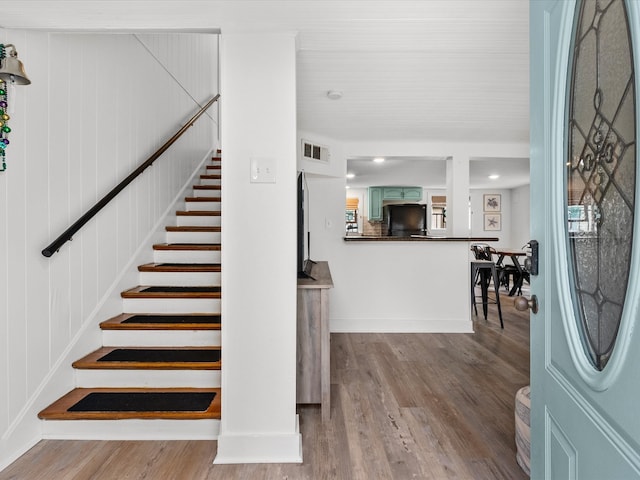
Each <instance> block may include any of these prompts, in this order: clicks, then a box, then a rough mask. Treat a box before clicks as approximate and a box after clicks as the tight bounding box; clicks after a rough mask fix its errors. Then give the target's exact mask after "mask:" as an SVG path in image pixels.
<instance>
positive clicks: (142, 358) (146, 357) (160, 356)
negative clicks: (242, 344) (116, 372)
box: [98, 348, 220, 363]
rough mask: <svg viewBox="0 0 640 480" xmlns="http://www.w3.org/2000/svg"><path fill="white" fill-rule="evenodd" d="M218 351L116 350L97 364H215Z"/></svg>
mask: <svg viewBox="0 0 640 480" xmlns="http://www.w3.org/2000/svg"><path fill="white" fill-rule="evenodd" d="M219 360H220V350H211V349H202V350H196V349H189V350H172V349H158V348H153V349H151V348H149V349H145V348H136V349H128V348H118V349H116V350H112V351H111V352H109V353H107V354H106V355H105V356H104V357H100V358H99V359H98V361H99V362H169V363H173V362H217V361H219Z"/></svg>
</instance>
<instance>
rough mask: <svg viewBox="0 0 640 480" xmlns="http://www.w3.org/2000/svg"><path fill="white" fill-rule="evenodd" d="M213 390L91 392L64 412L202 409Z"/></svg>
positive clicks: (206, 405)
mask: <svg viewBox="0 0 640 480" xmlns="http://www.w3.org/2000/svg"><path fill="white" fill-rule="evenodd" d="M215 396H216V392H161V393H160V392H104V393H100V392H94V393H90V394H88V395H87V396H86V397H84V398H83V399H82V400H80V401H79V402H78V403H76V404H75V405H72V406H71V407H69V408H68V409H67V411H68V412H205V411H207V409H208V408H209V405H211V402H212V401H213V399H214V398H215Z"/></svg>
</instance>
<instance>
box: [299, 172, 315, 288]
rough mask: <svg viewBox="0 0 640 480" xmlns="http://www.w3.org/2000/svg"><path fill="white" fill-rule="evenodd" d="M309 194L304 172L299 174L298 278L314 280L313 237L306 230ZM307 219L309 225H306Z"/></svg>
mask: <svg viewBox="0 0 640 480" xmlns="http://www.w3.org/2000/svg"><path fill="white" fill-rule="evenodd" d="M307 193H308V192H307V182H306V179H305V176H304V171H302V172H300V173H299V174H298V278H313V277H311V268H312V267H313V263H314V262H313V261H312V260H311V259H310V258H309V256H310V248H309V243H310V240H311V238H310V236H311V235H310V232H309V230H308V229H307V228H306V225H308V221H309V219H308V218H306V217H307V213H308V204H309V199H308V195H307ZM305 197H307V198H305ZM305 218H306V221H307V223H305Z"/></svg>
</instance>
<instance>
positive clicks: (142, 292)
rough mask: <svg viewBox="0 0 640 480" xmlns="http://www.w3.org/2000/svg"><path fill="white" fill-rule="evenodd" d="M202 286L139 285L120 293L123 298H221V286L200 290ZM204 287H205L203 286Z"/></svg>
mask: <svg viewBox="0 0 640 480" xmlns="http://www.w3.org/2000/svg"><path fill="white" fill-rule="evenodd" d="M200 288H201V287H174V286H149V285H138V286H137V287H133V288H130V289H128V290H125V291H124V292H122V293H121V294H120V296H121V297H122V298H220V297H221V290H222V289H221V287H218V286H208V287H206V288H207V289H209V291H199V289H200ZM203 288H204V287H203Z"/></svg>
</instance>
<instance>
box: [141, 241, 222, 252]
mask: <svg viewBox="0 0 640 480" xmlns="http://www.w3.org/2000/svg"><path fill="white" fill-rule="evenodd" d="M153 249H154V250H206V251H218V250H221V249H222V247H221V245H220V244H219V243H156V244H155V245H154V246H153Z"/></svg>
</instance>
